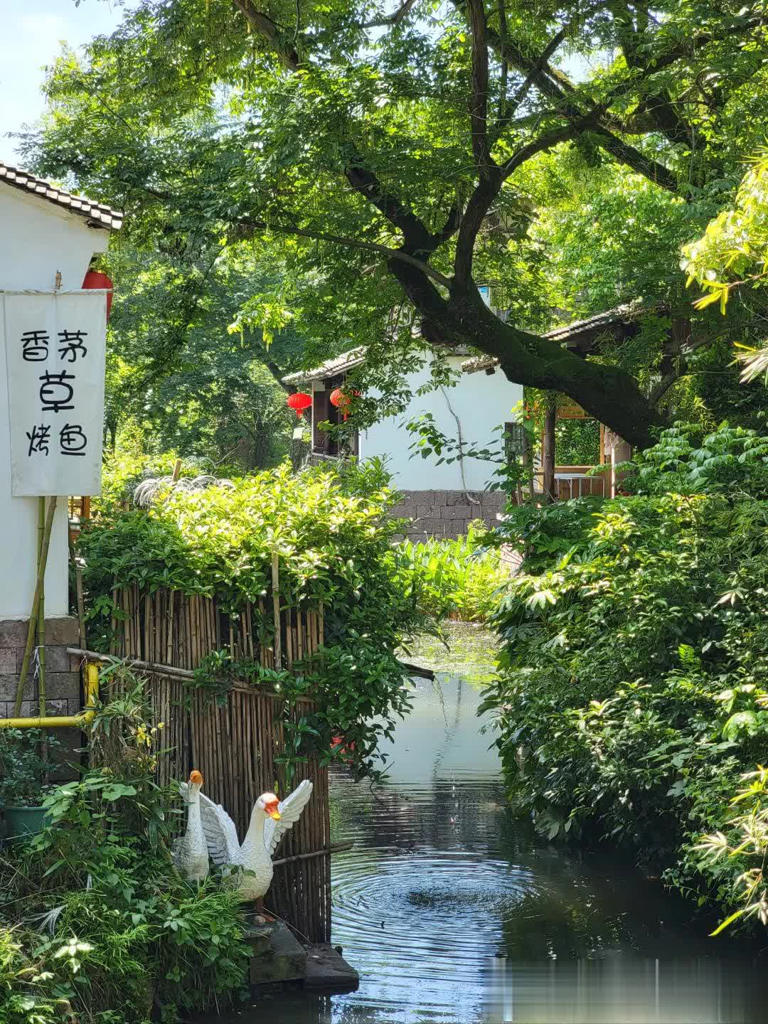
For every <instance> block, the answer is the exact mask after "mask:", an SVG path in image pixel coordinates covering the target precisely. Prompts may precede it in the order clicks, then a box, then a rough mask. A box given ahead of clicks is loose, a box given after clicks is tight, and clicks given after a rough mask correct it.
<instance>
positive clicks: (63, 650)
mask: <svg viewBox="0 0 768 1024" xmlns="http://www.w3.org/2000/svg"><path fill="white" fill-rule="evenodd" d="M45 640H46V644H45V682H46V695H47V702H46V703H47V709H48V714H49V715H76V714H78V712H79V711H80V710H81V709H82V700H81V686H80V665H79V662H78V659H77V658H72V657H70V655H68V654H67V647H77V646H79V630H78V624H77V619H75V618H73V617H70V616H67V617H64V618H57V619H46V622H45ZM26 642H27V623H26V622H24V621H23V620H20V619H5V620H3V621H0V718H13V717H15V716H14V702H15V700H16V684H17V682H18V679H19V672H20V671H21V663H22V659H23V657H24V646H25V644H26ZM38 700H39V690H38V685H37V678H36V677H35V673H34V663H33V664H31V665H30V671H29V675H28V676H27V683H26V687H25V691H24V699H23V700H22V704H21V716H22V717H24V718H30V717H36V716H37V715H38V713H39V711H38V708H39V704H38ZM64 731H65V730H60V732H64ZM66 732H69V730H66ZM73 732H77V730H73ZM60 738H63V737H60Z"/></svg>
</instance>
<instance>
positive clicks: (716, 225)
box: [682, 151, 768, 382]
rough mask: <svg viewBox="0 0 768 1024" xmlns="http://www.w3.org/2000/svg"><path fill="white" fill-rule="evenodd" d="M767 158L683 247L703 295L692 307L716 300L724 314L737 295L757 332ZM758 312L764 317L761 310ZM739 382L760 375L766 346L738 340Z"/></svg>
mask: <svg viewBox="0 0 768 1024" xmlns="http://www.w3.org/2000/svg"><path fill="white" fill-rule="evenodd" d="M767 212H768V156H766V154H765V152H764V151H763V152H761V153H760V155H759V157H758V158H757V159H756V160H755V162H754V164H753V166H752V168H751V169H750V170H749V171H748V172H747V174H746V175H745V176H744V178H743V179H742V181H741V184H740V185H739V187H738V190H737V192H736V196H735V203H734V206H733V208H731V209H726V210H723V211H722V212H721V213H719V214H718V215H717V217H715V218H714V219H713V220H712V221H710V223H709V224H708V225H707V228H706V231H705V232H704V234H703V235H702V237H701V238H699V239H697V240H696V241H695V242H691V243H690V244H689V245H687V246H685V247H684V249H683V262H682V266H683V269H684V270H685V271H686V273H687V274H688V285H691V284H693V282H694V281H695V282H696V283H697V284H698V285H699V286H700V287H701V288H702V289H704V295H703V296H702V297H701V298H700V299H699V300H698V301H697V302H696V308H697V309H705V308H706V307H707V306H711V305H713V304H715V303H716V304H717V305H718V306H719V308H720V312H721V313H725V311H726V307H727V306H728V301H729V299H730V298H731V296H732V295H736V296H737V297H738V298H739V300H740V301H741V305H742V308H744V307H746V308H748V309H749V310H750V312H751V314H752V316H753V317H755V319H756V320H758V323H759V325H760V327H759V329H760V330H762V322H763V320H764V309H765V281H766V274H767V273H768V270H767V265H766V245H767V244H768V217H766V213H767ZM761 313H763V316H760V314H761ZM740 347H741V349H742V352H741V361H742V362H743V364H744V372H743V374H742V380H744V381H747V382H748V381H751V380H753V379H755V378H756V377H760V376H762V377H765V374H766V371H767V370H768V345H766V343H765V337H764V335H761V337H760V344H759V346H755V345H754V344H752V345H750V344H742V345H741V346H740Z"/></svg>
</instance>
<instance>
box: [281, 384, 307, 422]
mask: <svg viewBox="0 0 768 1024" xmlns="http://www.w3.org/2000/svg"><path fill="white" fill-rule="evenodd" d="M285 404H286V405H287V406H288V408H289V409H293V411H294V412H295V413H296V416H297V418H298V419H301V417H302V416H303V415H304V410H305V409H308V408H309V407H310V405H312V395H308V394H306V393H305V392H304V391H297V392H296V394H295V395H288V397H287V398H286V400H285Z"/></svg>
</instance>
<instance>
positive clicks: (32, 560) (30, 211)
mask: <svg viewBox="0 0 768 1024" xmlns="http://www.w3.org/2000/svg"><path fill="white" fill-rule="evenodd" d="M108 238H109V232H108V231H106V230H105V229H97V228H90V227H88V226H87V224H86V222H85V219H84V218H83V217H80V216H78V215H76V214H71V213H67V212H66V210H64V209H59V208H57V207H56V206H54V205H53V204H52V203H50V202H47V201H46V200H44V199H40V198H37V197H35V196H33V195H26V194H25V193H23V192H22V191H21V190H20V189H17V188H13V187H12V186H10V185H7V184H4V183H3V182H0V291H15V290H26V289H37V290H41V291H50V290H53V288H54V287H55V286H56V275H57V272H58V273H60V274H61V281H60V287H61V288H62V289H63V290H71V289H77V288H81V287H82V284H83V278H84V277H85V273H86V271H87V270H88V264H89V263H90V260H91V257H92V256H93V254H94V253H96V252H104V250H105V249H106V248H107V242H108ZM37 521H38V514H37V498H13V497H11V463H10V441H9V436H8V392H7V376H6V367H5V348H4V346H3V345H2V344H0V531H2V532H1V533H0V619H26V618H28V617H29V611H30V608H31V606H32V596H33V593H34V585H35V568H36V548H37ZM68 557H69V552H68V537H67V503H66V496H62V498H61V499H60V500H59V506H58V508H57V512H56V518H55V520H54V527H53V534H52V536H51V547H50V551H49V553H48V568H47V571H46V575H45V614H46V617H47V618H55V617H57V616H62V615H66V614H67V613H68V610H69V609H68V581H67V567H68Z"/></svg>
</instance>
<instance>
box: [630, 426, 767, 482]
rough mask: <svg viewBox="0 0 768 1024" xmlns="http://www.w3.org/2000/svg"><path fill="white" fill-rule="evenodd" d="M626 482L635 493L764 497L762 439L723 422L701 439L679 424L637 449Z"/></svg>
mask: <svg viewBox="0 0 768 1024" xmlns="http://www.w3.org/2000/svg"><path fill="white" fill-rule="evenodd" d="M632 470H633V475H632V476H631V478H630V479H629V480H628V481H627V486H629V487H631V488H632V490H634V491H636V492H637V493H638V494H659V495H660V494H665V493H666V492H668V491H674V492H677V493H680V494H696V493H701V492H707V493H709V494H715V493H718V494H727V495H730V496H731V497H733V498H738V497H744V496H747V495H750V496H752V497H754V498H762V499H765V498H768V437H765V436H764V435H761V434H758V433H757V432H756V431H755V430H748V429H745V428H743V427H730V426H728V424H727V423H725V424H723V425H722V426H720V427H719V428H718V429H717V430H715V431H713V432H712V433H710V434H707V435H706V436H704V437H703V438H702V437H701V431H700V430H699V429H698V428H696V427H692V426H690V425H686V424H684V423H679V424H676V425H675V426H674V427H673V428H671V429H670V430H665V431H663V432H662V434H661V437H660V439H659V443H658V444H657V445H654V447H653V448H649V449H647V450H646V451H645V452H639V453H638V454H637V455H636V456H635V458H634V460H633V463H632Z"/></svg>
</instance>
